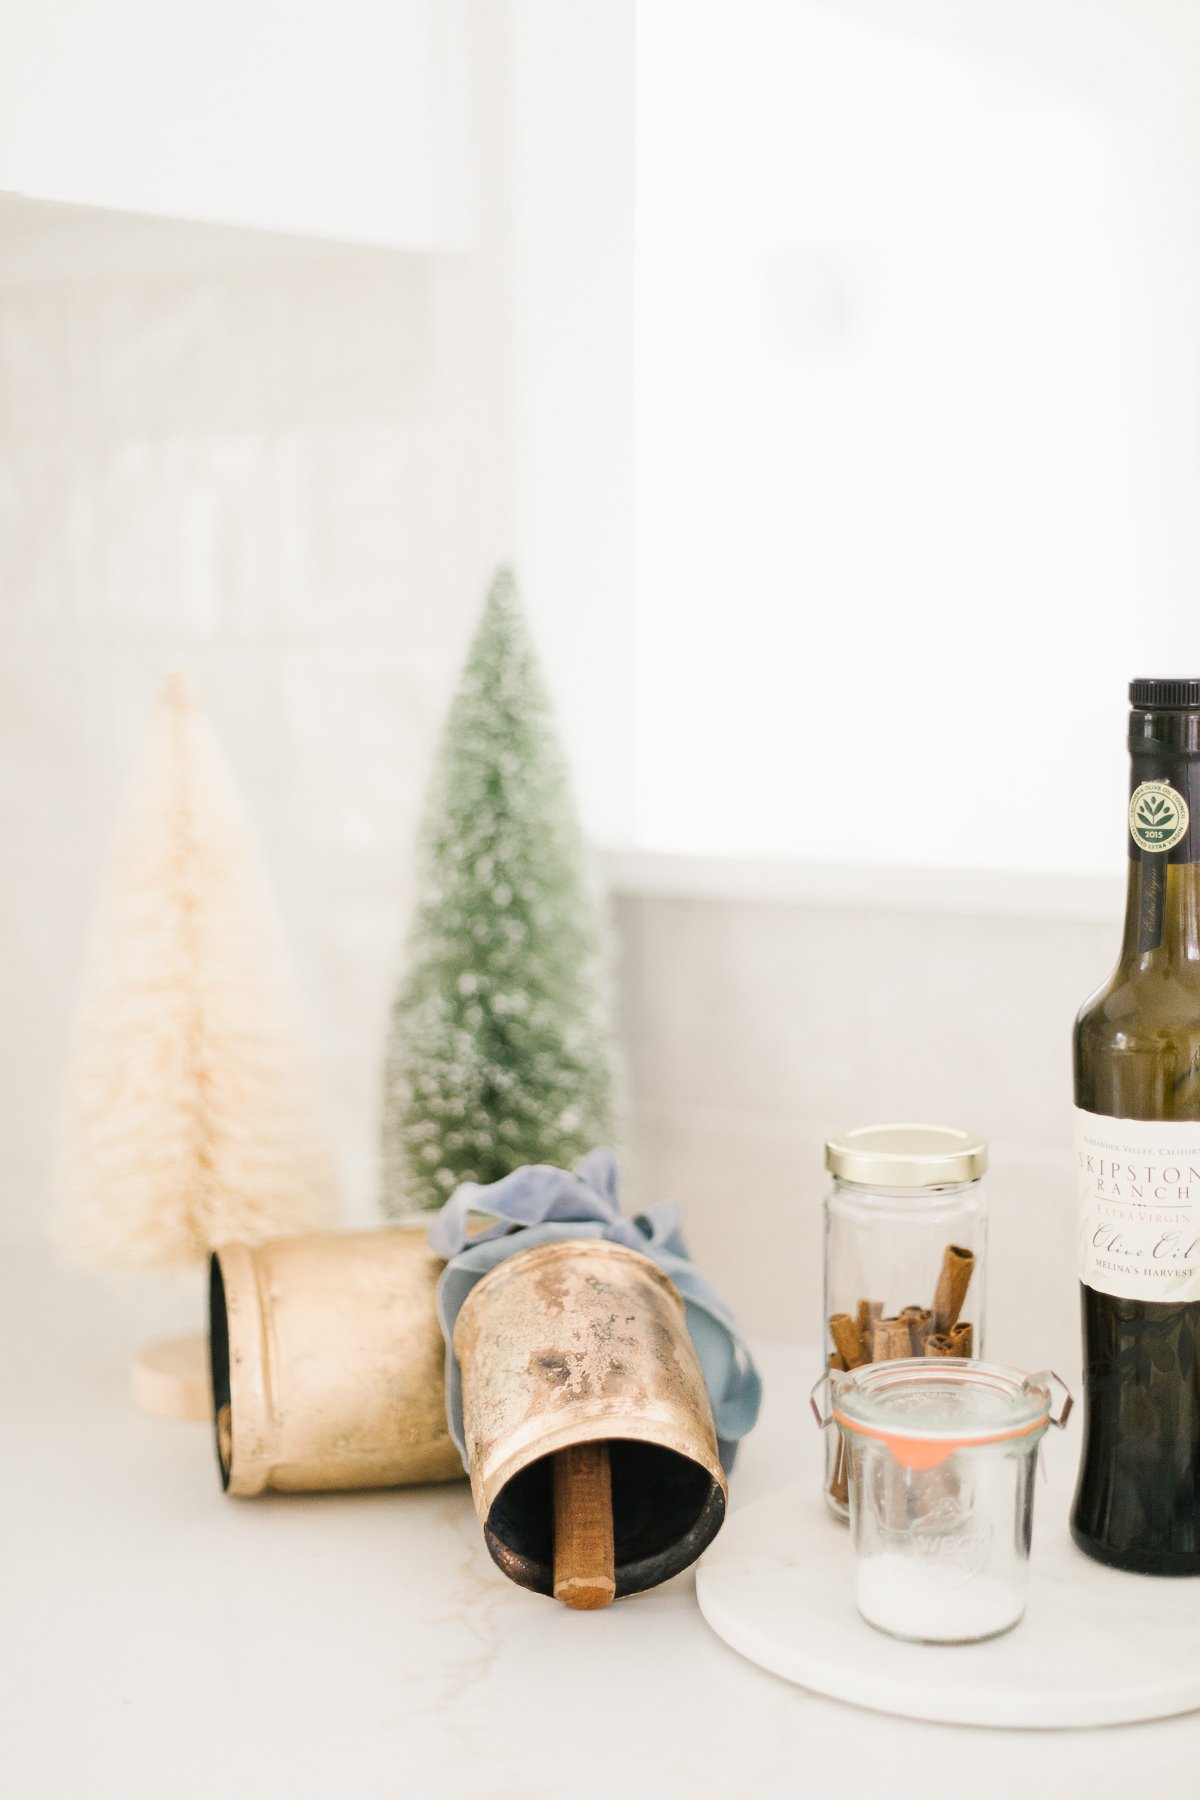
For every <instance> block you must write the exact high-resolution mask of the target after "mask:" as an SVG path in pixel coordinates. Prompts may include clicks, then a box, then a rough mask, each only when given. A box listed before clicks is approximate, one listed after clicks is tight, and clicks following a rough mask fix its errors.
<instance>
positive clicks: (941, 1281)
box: [931, 1244, 975, 1333]
mask: <svg viewBox="0 0 1200 1800" xmlns="http://www.w3.org/2000/svg"><path fill="white" fill-rule="evenodd" d="M974 1267H975V1254H974V1252H973V1251H971V1250H964V1249H963V1248H962V1246H961V1245H960V1244H947V1245H946V1249H945V1253H944V1255H943V1257H942V1267H941V1271H940V1273H939V1274H938V1279H937V1287H936V1288H935V1290H934V1295H933V1307H932V1309H931V1310H932V1313H933V1319H932V1326H933V1330H934V1331H935V1332H939V1333H942V1332H947V1331H949V1330H950V1327H951V1326H952V1325H956V1324H957V1323H958V1315H959V1313H960V1312H961V1311H962V1309H963V1301H964V1300H965V1299H966V1297H967V1289H968V1287H969V1286H970V1284H971V1272H972V1270H973V1269H974Z"/></svg>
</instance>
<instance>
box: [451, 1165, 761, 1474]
mask: <svg viewBox="0 0 1200 1800" xmlns="http://www.w3.org/2000/svg"><path fill="white" fill-rule="evenodd" d="M480 1214H484V1215H486V1216H488V1217H490V1218H493V1219H495V1220H496V1223H495V1224H494V1225H489V1226H487V1227H486V1228H485V1229H484V1230H482V1231H475V1230H472V1229H471V1219H472V1216H474V1217H475V1218H476V1219H478V1217H479V1215H480ZM564 1238H608V1239H609V1240H610V1241H611V1242H613V1243H617V1244H626V1245H628V1247H629V1249H631V1250H640V1251H641V1252H642V1254H643V1256H648V1257H649V1258H650V1259H651V1261H652V1262H656V1263H657V1264H658V1266H659V1268H660V1269H662V1270H663V1272H664V1274H666V1275H669V1276H670V1278H671V1280H672V1281H673V1282H674V1283H675V1286H676V1287H677V1288H678V1289H679V1292H680V1295H681V1296H682V1298H683V1304H684V1312H685V1314H686V1317H687V1326H688V1331H689V1333H690V1335H691V1339H692V1342H693V1344H694V1345H695V1347H696V1354H697V1356H698V1358H699V1360H700V1367H701V1369H702V1370H703V1372H704V1379H705V1382H706V1384H707V1387H708V1394H709V1399H710V1400H711V1401H712V1409H713V1418H714V1420H715V1422H716V1427H717V1441H718V1446H719V1449H720V1453H721V1461H722V1463H723V1464H724V1466H725V1468H726V1469H730V1468H732V1467H733V1459H734V1455H735V1454H736V1451H737V1442H738V1439H739V1438H742V1437H744V1436H745V1435H746V1433H747V1432H748V1431H749V1430H750V1428H751V1427H752V1426H753V1424H754V1422H755V1420H756V1419H757V1418H758V1408H759V1402H760V1400H761V1398H762V1381H761V1379H760V1377H759V1373H758V1370H757V1369H756V1368H755V1366H754V1359H753V1358H752V1357H751V1355H750V1351H749V1349H748V1348H747V1346H746V1343H745V1340H744V1339H743V1338H742V1336H741V1334H740V1332H739V1331H738V1328H737V1324H736V1321H735V1320H734V1317H733V1314H732V1313H731V1312H730V1310H729V1308H728V1306H726V1304H725V1302H724V1300H722V1299H721V1297H720V1295H719V1294H717V1293H716V1291H715V1290H714V1289H713V1288H712V1286H711V1285H710V1284H709V1282H707V1281H706V1280H705V1278H704V1276H703V1275H701V1274H700V1272H699V1270H698V1269H697V1268H696V1267H695V1265H694V1264H693V1262H692V1261H691V1259H690V1257H689V1256H688V1253H687V1246H686V1245H685V1243H684V1241H683V1236H682V1233H681V1232H680V1229H679V1208H678V1207H677V1206H674V1205H671V1204H664V1205H661V1206H652V1207H651V1208H650V1209H649V1211H648V1212H644V1213H638V1214H637V1215H636V1217H634V1218H628V1217H627V1216H626V1215H625V1214H624V1213H623V1212H622V1211H621V1206H620V1201H619V1199H618V1196H617V1164H616V1159H615V1157H614V1156H613V1153H612V1151H611V1150H602V1149H598V1150H591V1151H589V1153H588V1154H587V1156H585V1157H584V1159H583V1161H582V1162H581V1163H578V1164H577V1165H576V1167H575V1170H574V1172H573V1173H572V1174H568V1173H567V1171H566V1170H565V1169H554V1168H551V1167H550V1166H549V1165H548V1164H545V1163H535V1164H531V1165H530V1166H529V1167H527V1168H524V1169H515V1170H514V1171H513V1173H512V1174H511V1175H505V1176H504V1177H503V1178H502V1179H501V1180H500V1181H493V1182H491V1183H490V1184H488V1185H486V1186H481V1185H479V1184H478V1183H476V1182H473V1181H465V1182H463V1183H462V1184H461V1185H460V1186H459V1187H457V1188H455V1190H454V1192H453V1194H452V1195H451V1196H450V1198H449V1200H447V1202H446V1204H445V1206H444V1207H443V1208H442V1210H441V1212H440V1213H439V1214H438V1216H437V1218H436V1219H435V1220H434V1221H433V1223H432V1225H431V1226H430V1227H429V1247H430V1249H431V1250H433V1251H434V1252H435V1254H436V1255H438V1256H442V1257H445V1258H446V1267H445V1268H444V1269H443V1271H442V1275H441V1279H440V1280H439V1282H438V1293H437V1300H438V1315H439V1317H440V1319H441V1322H442V1331H443V1333H444V1334H445V1338H446V1416H447V1418H448V1420H449V1423H450V1430H451V1433H452V1434H453V1437H454V1441H455V1443H456V1444H457V1445H458V1448H459V1453H460V1455H461V1456H462V1458H463V1462H464V1464H465V1462H466V1447H465V1442H464V1437H463V1416H462V1371H461V1370H460V1368H459V1366H458V1358H457V1357H456V1356H455V1354H454V1321H455V1320H456V1319H457V1317H458V1314H459V1309H460V1307H461V1306H462V1304H463V1301H464V1300H465V1299H466V1297H467V1295H468V1294H469V1293H470V1291H471V1289H472V1288H473V1287H474V1286H475V1283H476V1282H477V1281H480V1280H482V1278H483V1276H485V1275H486V1274H487V1273H488V1271H489V1269H494V1268H495V1267H496V1264H497V1263H501V1262H504V1261H505V1259H506V1258H507V1257H510V1256H516V1255H518V1254H519V1253H520V1252H521V1251H523V1250H532V1249H533V1248H534V1247H535V1246H536V1245H538V1244H548V1243H554V1242H556V1241H558V1240H561V1239H564Z"/></svg>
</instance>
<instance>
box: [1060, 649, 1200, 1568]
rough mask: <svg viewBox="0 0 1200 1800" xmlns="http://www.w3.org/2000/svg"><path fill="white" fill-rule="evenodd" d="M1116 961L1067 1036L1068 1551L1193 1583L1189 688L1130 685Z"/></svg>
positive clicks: (1195, 851) (1196, 1377)
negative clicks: (1076, 1433) (1077, 1284)
mask: <svg viewBox="0 0 1200 1800" xmlns="http://www.w3.org/2000/svg"><path fill="white" fill-rule="evenodd" d="M1129 698H1130V703H1131V709H1132V710H1131V713H1130V726H1129V750H1130V758H1131V763H1132V772H1131V780H1130V800H1129V812H1128V822H1129V830H1128V836H1129V888H1128V900H1127V906H1126V914H1125V935H1124V942H1123V943H1122V946H1121V957H1120V961H1119V962H1118V964H1117V967H1116V970H1115V971H1114V973H1113V974H1112V976H1110V978H1109V980H1108V981H1107V982H1106V983H1105V984H1104V986H1103V987H1102V988H1101V989H1100V990H1099V992H1098V993H1096V994H1094V995H1093V996H1092V998H1091V999H1090V1000H1088V1001H1087V1003H1086V1004H1085V1006H1084V1007H1083V1010H1082V1011H1081V1012H1080V1014H1079V1017H1078V1019H1077V1020H1076V1024H1075V1150H1076V1165H1077V1179H1078V1186H1079V1261H1080V1279H1081V1284H1082V1301H1083V1339H1084V1392H1085V1401H1086V1407H1085V1413H1086V1416H1085V1421H1084V1444H1083V1456H1082V1462H1081V1466H1080V1472H1079V1485H1078V1488H1077V1491H1076V1495H1075V1504H1074V1509H1073V1512H1072V1518H1071V1529H1072V1533H1073V1536H1074V1538H1075V1541H1076V1543H1077V1544H1078V1545H1079V1546H1080V1548H1081V1549H1083V1550H1086V1551H1087V1552H1088V1554H1089V1555H1091V1556H1095V1557H1098V1558H1099V1559H1100V1560H1101V1561H1103V1562H1107V1563H1112V1564H1114V1565H1115V1566H1116V1567H1117V1568H1121V1569H1134V1570H1137V1571H1139V1572H1141V1573H1143V1574H1149V1575H1192V1574H1200V679H1197V680H1173V679H1153V680H1151V679H1146V680H1139V681H1134V682H1133V683H1131V685H1130V690H1129Z"/></svg>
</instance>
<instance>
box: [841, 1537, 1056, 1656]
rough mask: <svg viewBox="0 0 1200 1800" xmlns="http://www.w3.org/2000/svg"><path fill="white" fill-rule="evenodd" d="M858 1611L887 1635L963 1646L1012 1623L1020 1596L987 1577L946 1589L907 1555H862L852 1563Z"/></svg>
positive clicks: (1022, 1606)
mask: <svg viewBox="0 0 1200 1800" xmlns="http://www.w3.org/2000/svg"><path fill="white" fill-rule="evenodd" d="M856 1598H857V1601H858V1610H859V1612H860V1613H861V1614H862V1616H863V1618H864V1619H866V1621H867V1623H868V1624H870V1625H874V1626H876V1627H877V1628H878V1629H879V1630H880V1631H886V1632H889V1633H890V1634H891V1636H892V1637H901V1638H917V1639H920V1640H921V1641H922V1642H924V1643H929V1644H965V1643H972V1642H973V1641H974V1640H975V1639H977V1638H986V1637H994V1636H995V1635H996V1633H997V1632H1000V1631H1007V1630H1008V1629H1009V1628H1010V1626H1013V1625H1015V1624H1016V1622H1017V1620H1018V1619H1019V1618H1020V1617H1021V1614H1022V1612H1023V1611H1024V1610H1025V1600H1024V1596H1023V1595H1021V1594H1019V1593H1017V1592H1016V1590H1015V1589H1013V1588H1011V1587H1010V1586H1009V1585H1008V1583H1007V1582H1004V1581H998V1580H997V1579H996V1577H995V1576H993V1575H974V1576H972V1577H971V1578H970V1579H969V1580H968V1581H964V1582H961V1583H959V1584H958V1585H955V1586H947V1585H946V1584H945V1583H943V1582H940V1581H931V1580H930V1578H929V1576H928V1575H927V1574H926V1573H925V1571H924V1570H923V1569H922V1568H921V1567H920V1565H919V1564H918V1563H916V1562H914V1560H913V1558H912V1557H910V1556H895V1555H883V1556H866V1557H863V1558H862V1560H861V1561H860V1562H859V1564H858V1581H857V1587H856Z"/></svg>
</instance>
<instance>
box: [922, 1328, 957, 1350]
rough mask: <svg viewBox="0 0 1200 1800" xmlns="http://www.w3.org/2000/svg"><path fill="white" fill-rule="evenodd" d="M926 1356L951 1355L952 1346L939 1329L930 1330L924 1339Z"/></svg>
mask: <svg viewBox="0 0 1200 1800" xmlns="http://www.w3.org/2000/svg"><path fill="white" fill-rule="evenodd" d="M925 1354H926V1356H953V1355H954V1346H953V1344H952V1343H951V1342H950V1339H949V1338H948V1337H947V1336H946V1335H945V1333H944V1332H941V1331H931V1332H930V1334H929V1336H928V1337H927V1338H926V1339H925Z"/></svg>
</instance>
